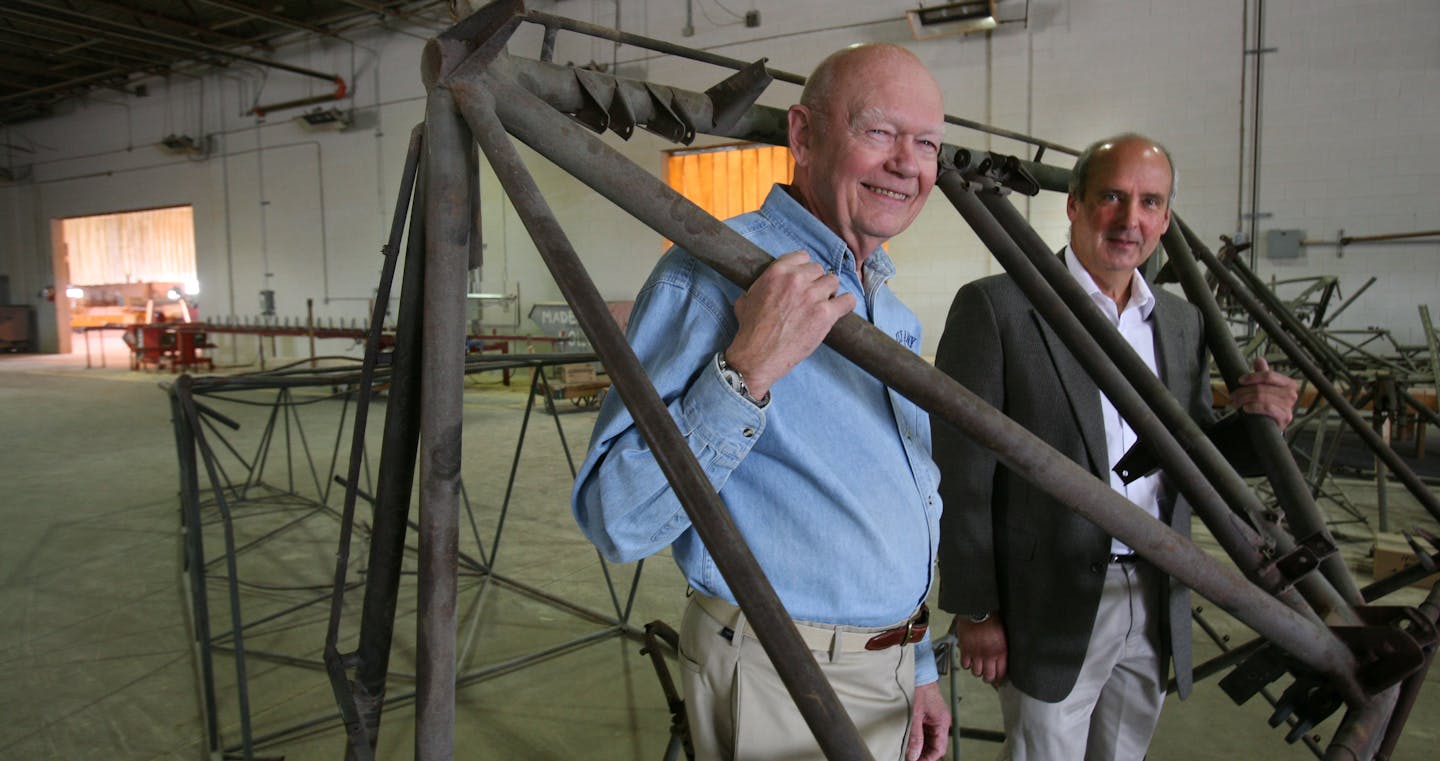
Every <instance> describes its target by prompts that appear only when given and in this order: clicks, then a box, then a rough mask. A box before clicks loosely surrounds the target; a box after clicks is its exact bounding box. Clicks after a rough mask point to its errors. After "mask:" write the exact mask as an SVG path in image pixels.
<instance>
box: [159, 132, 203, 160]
mask: <svg viewBox="0 0 1440 761" xmlns="http://www.w3.org/2000/svg"><path fill="white" fill-rule="evenodd" d="M155 147H156V148H159V149H160V150H162V151H164V152H166V153H170V154H174V155H176V156H199V155H200V154H202V153H204V151H203V150H201V148H200V144H199V143H197V142H195V138H193V137H190V136H189V135H166V136H165V137H162V138H160V142H158V143H156V144H155Z"/></svg>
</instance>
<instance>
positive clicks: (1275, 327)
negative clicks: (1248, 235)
mask: <svg viewBox="0 0 1440 761" xmlns="http://www.w3.org/2000/svg"><path fill="white" fill-rule="evenodd" d="M1180 225H1181V230H1182V231H1183V232H1184V233H1185V237H1186V239H1187V240H1188V241H1189V242H1190V246H1191V249H1192V250H1193V251H1194V252H1195V254H1196V256H1198V257H1199V258H1200V260H1201V261H1203V262H1205V266H1206V267H1208V268H1209V269H1210V272H1211V273H1213V274H1214V275H1215V277H1216V278H1217V279H1218V280H1219V281H1220V283H1221V284H1222V285H1223V286H1224V287H1225V288H1228V289H1229V290H1230V293H1231V294H1232V295H1233V296H1234V297H1235V298H1236V300H1238V301H1239V302H1240V303H1241V304H1242V305H1244V307H1245V310H1246V311H1247V312H1249V313H1250V315H1251V316H1252V317H1254V318H1255V321H1256V322H1258V323H1259V324H1260V326H1261V327H1262V328H1264V329H1265V332H1266V333H1268V334H1270V340H1272V341H1274V342H1275V344H1276V345H1277V346H1279V347H1280V349H1281V351H1284V352H1285V355H1286V356H1288V357H1289V358H1290V361H1292V362H1294V363H1295V366H1296V367H1299V368H1300V371H1301V372H1303V373H1305V377H1306V378H1309V379H1310V382H1311V383H1312V384H1314V386H1315V390H1316V391H1318V392H1320V395H1321V396H1324V397H1325V401H1327V402H1329V403H1330V406H1331V407H1333V408H1334V409H1335V411H1336V412H1338V413H1339V414H1340V417H1341V418H1342V419H1344V420H1345V422H1346V423H1347V424H1349V426H1350V429H1351V430H1352V431H1354V432H1355V433H1356V434H1357V435H1358V436H1359V437H1360V438H1361V440H1363V441H1364V442H1365V444H1366V445H1367V446H1369V447H1370V449H1371V451H1373V452H1374V453H1375V454H1376V456H1378V457H1379V458H1380V459H1381V460H1383V461H1384V462H1385V464H1386V465H1387V466H1389V468H1390V470H1391V471H1393V472H1394V473H1395V476H1396V477H1397V478H1399V479H1400V481H1401V483H1403V484H1405V487H1406V488H1407V489H1409V490H1410V493H1411V494H1412V495H1413V496H1414V497H1415V499H1416V500H1418V501H1419V502H1420V505H1421V506H1422V507H1424V508H1425V510H1426V511H1427V512H1429V513H1430V515H1431V516H1433V517H1434V518H1435V519H1436V520H1440V500H1437V499H1436V498H1435V495H1434V494H1432V493H1431V492H1430V490H1429V489H1427V488H1426V487H1425V484H1424V483H1423V482H1421V481H1420V479H1419V478H1417V477H1416V476H1415V472H1414V471H1412V470H1411V469H1410V466H1409V465H1406V464H1405V461H1404V460H1401V459H1400V456H1399V455H1397V454H1395V450H1393V449H1391V448H1390V447H1389V446H1387V445H1386V444H1385V442H1384V440H1382V439H1381V438H1380V436H1379V435H1378V434H1376V433H1375V431H1373V430H1371V428H1370V426H1369V425H1368V424H1366V422H1365V419H1364V418H1362V417H1361V416H1360V413H1359V412H1357V411H1356V410H1355V408H1354V407H1352V406H1350V403H1349V402H1348V401H1346V399H1345V397H1344V396H1342V395H1341V394H1340V392H1339V391H1338V390H1336V388H1335V386H1334V385H1333V384H1332V383H1330V381H1329V379H1327V378H1326V377H1325V374H1324V373H1323V372H1322V371H1321V370H1320V368H1319V367H1318V366H1317V365H1316V364H1315V362H1314V361H1313V360H1311V359H1310V357H1309V356H1308V355H1307V354H1306V353H1305V351H1304V350H1303V349H1301V348H1300V346H1299V345H1298V344H1296V343H1295V341H1294V340H1293V339H1291V338H1290V336H1289V334H1287V333H1286V332H1285V330H1284V329H1283V328H1282V327H1281V326H1280V324H1279V323H1278V322H1276V320H1275V318H1274V317H1272V316H1271V315H1270V314H1269V313H1268V312H1266V311H1265V308H1264V306H1263V305H1261V304H1260V302H1259V300H1258V299H1256V298H1255V296H1254V295H1253V294H1251V293H1250V292H1249V290H1247V289H1246V288H1245V285H1244V284H1243V283H1241V282H1240V279H1239V278H1238V277H1236V276H1235V273H1233V272H1231V271H1230V270H1229V268H1227V267H1226V266H1225V264H1224V263H1223V262H1221V261H1220V260H1219V259H1217V258H1215V255H1214V254H1212V253H1210V252H1209V251H1208V250H1207V249H1206V248H1205V247H1204V246H1203V245H1196V243H1197V242H1198V239H1197V238H1196V237H1195V235H1194V233H1193V232H1191V231H1190V230H1189V228H1187V227H1185V223H1184V222H1181V223H1180Z"/></svg>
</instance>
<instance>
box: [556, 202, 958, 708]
mask: <svg viewBox="0 0 1440 761" xmlns="http://www.w3.org/2000/svg"><path fill="white" fill-rule="evenodd" d="M728 224H729V225H730V226H731V227H732V228H734V229H735V230H736V231H738V232H739V233H740V234H742V235H744V236H745V237H746V238H747V239H749V240H750V241H752V242H754V243H755V244H756V245H758V246H760V247H761V248H762V249H764V250H765V251H767V252H769V253H770V254H771V255H772V256H779V255H780V254H784V253H787V252H790V251H795V250H802V249H803V250H805V251H808V252H809V253H810V257H811V259H813V260H814V261H816V262H818V263H819V264H820V265H821V266H823V267H825V268H826V270H827V271H830V272H834V273H835V274H836V275H838V276H839V279H840V291H841V292H850V293H854V294H856V306H855V313H856V314H858V315H859V316H860V317H862V318H864V319H865V320H867V321H869V322H871V323H873V324H874V325H875V326H876V327H878V328H880V329H881V330H882V331H884V332H885V334H886V335H889V336H893V337H894V338H895V340H897V341H898V342H900V343H901V344H903V345H905V346H906V347H907V348H909V349H910V350H911V351H918V349H919V347H920V322H919V320H918V319H917V318H916V317H915V315H914V313H913V312H911V311H910V310H909V309H908V308H907V307H906V306H905V305H904V304H901V303H900V301H899V299H897V298H896V297H895V295H894V294H893V293H891V291H890V289H889V288H888V287H886V285H885V283H886V281H887V280H888V279H889V278H890V276H891V275H893V274H894V272H895V268H894V264H893V263H892V262H891V260H890V257H889V256H888V255H887V254H886V253H885V251H884V250H883V249H879V248H877V249H876V250H875V251H874V252H872V253H871V254H870V256H869V257H868V258H867V259H866V261H865V285H864V287H862V285H861V281H860V277H859V275H858V273H857V272H856V270H855V257H854V256H853V255H852V254H851V252H850V250H849V248H848V247H847V246H846V245H845V243H844V241H842V240H841V239H840V238H839V237H838V236H837V235H835V233H833V232H831V231H830V229H829V228H827V227H825V225H824V224H823V223H821V222H820V221H819V220H818V219H816V218H815V217H814V216H812V215H811V214H810V213H809V212H808V211H806V210H805V209H804V207H802V206H801V205H800V204H799V203H798V202H797V201H795V200H794V199H793V198H792V197H791V196H790V194H789V193H788V192H786V190H785V189H784V188H783V187H781V186H779V185H777V186H775V187H774V188H772V189H771V191H770V195H769V196H768V197H767V198H766V200H765V204H764V206H763V207H762V208H761V209H760V210H759V211H756V212H752V213H749V214H744V215H741V216H739V217H736V218H734V219H732V220H730V222H729V223H728ZM740 294H741V290H740V288H738V287H736V286H735V285H734V284H732V283H730V282H729V281H728V280H725V279H724V278H723V277H721V276H720V275H719V274H717V273H716V272H715V271H714V270H712V269H711V268H710V267H708V266H706V265H705V264H702V263H701V262H699V261H698V260H696V259H694V258H693V257H691V256H690V255H689V254H688V253H686V252H685V251H683V250H680V249H671V250H670V251H669V252H668V253H666V254H665V255H664V257H662V258H661V260H660V262H659V264H658V265H657V266H656V268H655V271H654V272H652V273H651V275H650V278H649V279H648V280H647V281H646V283H645V285H644V287H643V288H642V289H641V291H640V293H639V295H638V296H637V298H636V301H635V308H634V310H633V311H632V312H631V316H630V323H629V327H628V340H629V342H630V345H631V346H632V347H633V348H634V350H635V353H636V355H637V356H638V357H639V359H640V361H641V363H642V364H643V365H644V366H645V369H646V372H647V373H649V375H650V379H651V380H652V381H653V382H654V384H655V388H656V390H657V391H658V392H659V394H660V397H661V399H663V400H664V401H665V403H666V404H667V405H668V407H669V410H670V414H671V416H672V417H673V418H674V419H675V422H676V423H677V424H678V425H679V427H680V431H681V432H682V433H683V434H684V435H685V438H686V440H687V441H688V442H689V444H690V449H691V451H692V452H694V453H695V456H696V458H697V459H698V460H699V462H700V466H701V468H703V469H704V471H705V473H706V474H707V475H708V476H709V478H710V482H711V484H713V485H714V487H715V488H716V489H717V490H718V491H719V493H720V496H721V498H722V499H724V501H725V504H726V505H727V506H728V507H729V510H730V514H731V515H732V516H733V518H734V520H735V524H736V526H737V527H738V528H739V530H740V533H741V535H742V536H744V537H745V541H746V542H747V543H748V544H749V546H750V549H751V550H752V551H753V552H754V555H755V557H756V559H757V560H758V561H759V563H760V567H761V568H762V569H764V571H765V575H766V576H767V577H768V578H769V579H770V582H771V584H773V585H774V586H775V591H776V593H777V594H779V596H780V600H781V602H782V603H783V604H784V605H785V609H786V611H787V612H789V614H790V616H791V617H792V618H794V619H796V620H800V621H811V622H818V623H828V624H837V625H848V626H864V627H875V626H888V625H892V624H895V623H897V622H900V621H903V620H905V619H906V618H907V617H909V616H910V615H911V614H912V613H913V612H914V611H915V609H916V608H917V607H918V606H919V605H920V603H922V602H923V601H924V600H925V597H926V594H927V593H928V591H929V589H930V584H931V580H932V578H933V569H934V567H935V548H936V542H937V539H938V536H939V519H940V496H939V494H938V493H937V487H938V484H939V472H938V470H937V468H936V467H935V465H934V463H933V462H932V460H931V457H930V420H929V416H928V415H927V414H926V413H925V412H924V411H923V410H921V409H920V408H918V407H916V406H915V405H914V404H912V403H911V402H910V401H909V400H907V399H905V398H904V397H902V396H900V395H899V394H897V393H895V392H894V391H891V390H890V389H889V388H887V387H886V386H885V385H884V384H883V383H881V382H880V381H878V380H876V379H875V378H874V377H872V376H871V375H870V374H869V373H866V372H865V371H863V370H861V369H860V368H859V367H856V366H855V365H854V364H852V363H851V362H850V361H849V360H847V359H845V358H844V357H842V356H840V355H839V354H837V353H836V352H835V351H834V350H833V349H831V348H830V347H828V346H825V345H823V344H822V345H821V346H820V347H819V348H818V349H816V350H815V352H814V353H813V354H812V355H811V356H810V357H808V358H807V359H805V360H804V361H803V362H801V363H800V364H799V365H797V366H796V367H795V368H794V369H792V370H791V371H790V372H789V373H788V374H786V375H785V376H784V377H782V378H780V379H779V380H778V381H776V382H775V383H774V384H773V385H772V386H771V389H770V392H771V399H770V402H769V403H768V404H767V405H766V406H765V407H763V408H761V407H757V406H756V405H754V404H752V403H751V402H750V401H748V400H746V399H745V398H744V397H743V396H741V395H740V394H739V393H737V392H736V391H735V390H733V389H732V388H731V387H730V385H729V384H727V383H726V382H725V380H724V378H723V377H722V375H721V374H720V372H719V368H718V366H717V365H716V362H715V355H716V353H717V352H720V351H723V350H724V349H725V348H726V347H727V346H728V345H729V344H730V341H731V339H732V338H734V336H735V332H736V330H737V323H736V320H735V313H734V311H733V309H732V304H733V303H734V302H735V299H736V298H737V297H738V296H739V295H740ZM572 507H573V509H574V511H575V518H576V520H577V521H578V522H579V524H580V528H581V530H582V531H583V532H584V533H585V535H586V536H587V537H589V538H590V540H591V541H592V542H594V543H595V545H596V546H597V547H599V548H600V551H601V553H602V554H603V555H604V556H605V557H606V558H607V559H609V560H611V561H616V562H628V561H633V560H637V559H640V558H643V557H647V556H649V555H651V554H654V553H655V552H658V551H660V550H662V549H664V548H665V547H667V546H670V547H673V555H674V558H675V562H676V563H677V564H679V566H680V569H681V571H682V572H683V573H684V574H685V578H686V580H687V581H688V582H689V583H690V585H691V586H692V587H694V588H695V589H696V590H698V591H700V592H702V593H704V594H707V595H711V596H714V597H719V598H722V599H725V600H728V601H730V602H732V603H733V602H735V595H734V594H733V593H732V592H731V591H730V588H729V586H728V585H727V584H726V583H725V580H724V579H723V578H721V576H720V572H719V570H718V569H717V568H716V566H715V561H714V559H713V557H712V556H711V555H710V553H709V552H708V551H707V550H706V549H705V546H704V545H703V544H702V543H701V541H700V537H699V535H698V534H697V533H696V531H695V529H694V528H693V527H692V526H691V524H690V519H689V517H688V516H687V515H686V514H685V510H684V508H682V507H681V506H680V501H679V500H678V499H677V498H676V496H675V493H674V491H673V490H672V489H671V488H670V485H669V484H668V483H667V482H666V480H665V476H664V475H663V474H662V473H661V472H660V469H659V467H658V466H657V465H656V463H655V460H654V458H653V457H652V456H651V453H650V448H649V446H648V445H647V444H646V443H645V441H644V439H643V438H642V437H641V435H640V433H639V432H638V431H637V430H636V428H635V425H634V421H633V420H632V419H631V417H630V413H629V412H628V411H627V410H626V409H625V407H624V405H623V403H622V402H621V400H620V396H619V394H609V395H607V396H606V398H605V402H604V404H603V406H602V407H601V410H600V414H599V417H598V418H597V420H596V422H595V430H594V433H593V434H592V436H591V441H590V451H589V453H588V455H587V456H586V458H585V462H584V464H582V465H581V467H580V471H579V475H578V477H577V478H576V482H575V491H574V493H573V495H572ZM915 672H916V683H917V684H927V683H929V682H933V681H935V680H936V679H937V678H938V677H937V674H936V671H935V660H934V657H933V655H932V653H931V647H930V640H929V637H928V636H927V637H926V638H925V639H924V640H923V641H921V642H919V643H917V644H916V653H915Z"/></svg>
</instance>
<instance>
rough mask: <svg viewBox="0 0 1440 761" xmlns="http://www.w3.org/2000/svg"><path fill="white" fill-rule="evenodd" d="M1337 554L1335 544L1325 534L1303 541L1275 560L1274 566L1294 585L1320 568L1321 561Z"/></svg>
mask: <svg viewBox="0 0 1440 761" xmlns="http://www.w3.org/2000/svg"><path fill="white" fill-rule="evenodd" d="M1333 554H1335V543H1334V542H1332V541H1330V537H1328V536H1326V535H1325V534H1324V532H1316V533H1314V534H1311V535H1310V536H1307V537H1305V538H1304V539H1301V540H1300V542H1299V543H1298V544H1297V545H1296V546H1295V549H1293V550H1291V551H1289V552H1287V553H1285V554H1284V555H1281V556H1280V557H1278V558H1275V560H1274V562H1273V565H1274V566H1275V568H1276V570H1278V571H1280V575H1281V576H1283V577H1284V578H1285V581H1286V583H1287V584H1294V583H1295V582H1297V581H1299V580H1300V579H1301V578H1302V577H1303V576H1305V574H1307V573H1310V572H1311V571H1313V570H1315V569H1316V568H1318V567H1319V566H1320V561H1322V560H1324V559H1325V558H1327V557H1330V556H1331V555H1333Z"/></svg>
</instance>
